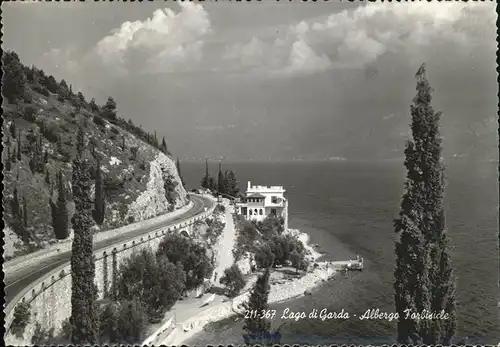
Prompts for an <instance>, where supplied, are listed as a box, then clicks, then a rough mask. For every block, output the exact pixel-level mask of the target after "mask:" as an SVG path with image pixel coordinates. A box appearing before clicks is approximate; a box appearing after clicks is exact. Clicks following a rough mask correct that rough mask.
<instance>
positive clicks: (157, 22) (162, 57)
mask: <svg viewBox="0 0 500 347" xmlns="http://www.w3.org/2000/svg"><path fill="white" fill-rule="evenodd" d="M179 6H180V7H181V10H180V11H179V12H178V13H175V12H174V11H172V10H171V9H169V8H166V9H164V10H162V9H158V10H156V11H155V12H154V13H153V15H152V16H151V18H148V19H146V20H144V21H135V22H125V23H123V24H122V25H121V26H120V28H118V29H115V30H114V31H113V32H112V34H111V35H109V36H106V37H105V38H103V39H102V40H101V41H99V42H98V43H97V45H96V47H95V52H94V53H95V54H96V55H97V56H98V57H99V58H100V59H101V61H102V62H103V63H105V64H106V65H108V66H114V67H115V68H118V69H119V70H121V71H122V72H123V70H125V71H131V70H137V69H138V68H139V69H142V70H147V71H150V72H169V71H174V70H175V71H179V70H182V69H185V68H189V67H190V66H191V65H192V64H194V63H199V62H200V60H201V57H202V52H201V49H202V47H203V39H204V37H205V36H206V35H207V34H208V33H209V32H210V30H211V23H210V20H209V17H208V14H207V12H206V11H205V9H204V8H203V6H201V5H199V4H196V3H192V2H182V3H179Z"/></svg>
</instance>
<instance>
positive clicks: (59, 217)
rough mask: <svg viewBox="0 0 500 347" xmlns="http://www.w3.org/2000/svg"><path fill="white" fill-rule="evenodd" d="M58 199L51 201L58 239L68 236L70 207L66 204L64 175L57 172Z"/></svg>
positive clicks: (55, 232)
mask: <svg viewBox="0 0 500 347" xmlns="http://www.w3.org/2000/svg"><path fill="white" fill-rule="evenodd" d="M56 179H57V201H56V203H54V202H52V200H49V202H50V208H51V212H52V227H53V228H54V234H55V236H56V238H57V239H59V240H64V239H66V238H67V237H68V208H67V206H66V188H65V187H64V181H63V175H62V172H61V171H59V172H58V173H57V177H56Z"/></svg>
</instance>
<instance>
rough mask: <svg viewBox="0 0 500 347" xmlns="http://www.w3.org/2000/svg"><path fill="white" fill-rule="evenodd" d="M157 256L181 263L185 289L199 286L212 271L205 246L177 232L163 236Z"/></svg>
mask: <svg viewBox="0 0 500 347" xmlns="http://www.w3.org/2000/svg"><path fill="white" fill-rule="evenodd" d="M157 256H158V257H160V256H166V257H167V259H168V260H169V261H170V262H171V263H174V264H177V263H181V264H182V266H183V268H184V271H185V272H186V290H191V289H195V288H197V287H199V286H200V285H201V284H203V281H204V279H205V278H208V277H209V276H210V275H211V274H212V271H213V266H212V264H211V261H210V258H209V257H208V255H207V249H206V247H205V246H203V245H202V244H200V243H197V242H195V241H194V240H192V239H189V238H187V237H184V236H182V235H179V234H169V235H167V236H165V238H164V239H163V240H162V242H161V243H160V245H159V247H158V251H157Z"/></svg>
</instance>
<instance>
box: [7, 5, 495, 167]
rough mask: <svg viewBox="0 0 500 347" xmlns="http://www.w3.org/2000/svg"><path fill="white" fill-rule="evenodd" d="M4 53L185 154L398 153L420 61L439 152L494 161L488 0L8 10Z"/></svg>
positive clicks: (359, 156)
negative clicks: (437, 116) (113, 108)
mask: <svg viewBox="0 0 500 347" xmlns="http://www.w3.org/2000/svg"><path fill="white" fill-rule="evenodd" d="M2 10H3V24H4V27H3V33H4V36H3V48H4V49H13V50H15V51H16V52H17V53H18V54H19V56H20V58H21V61H22V62H23V63H24V64H27V65H32V64H34V65H36V66H37V67H39V68H42V69H43V70H45V71H46V72H48V73H50V74H53V75H54V76H55V77H56V79H57V80H60V79H62V78H64V79H65V80H66V81H67V82H68V83H71V84H72V85H73V90H80V91H82V92H83V94H84V95H85V96H86V98H87V99H88V100H90V98H92V97H95V99H96V101H97V102H98V103H101V104H102V103H104V102H105V101H106V99H107V97H108V96H112V97H113V98H114V99H115V100H116V103H117V109H118V115H119V116H120V117H123V118H125V119H132V120H133V121H134V123H136V124H141V125H142V127H143V128H144V129H146V130H148V131H151V132H152V131H154V130H155V131H156V132H157V134H158V136H160V137H161V136H165V137H166V139H167V143H168V145H169V149H170V150H171V151H172V152H173V153H174V155H176V156H179V157H180V158H182V159H197V158H198V159H199V158H205V157H209V158H213V159H218V158H224V159H225V160H226V159H227V160H239V161H244V160H326V159H328V160H336V159H338V158H346V159H347V160H385V159H398V158H401V157H402V156H403V150H404V146H405V141H406V140H407V139H408V138H409V123H410V113H409V109H410V107H409V106H410V104H411V102H412V98H413V96H414V95H415V86H416V81H415V73H416V71H417V69H418V67H419V66H420V64H422V63H423V62H425V63H426V66H427V76H428V78H429V81H430V83H431V86H432V87H433V89H434V92H433V106H434V108H435V109H436V110H440V111H442V112H443V115H442V118H441V133H442V136H443V138H444V142H443V153H444V156H445V157H447V158H453V157H455V158H462V160H490V159H498V147H497V145H498V139H497V127H498V124H497V94H498V85H497V81H496V79H497V74H496V25H495V23H496V16H497V15H496V11H495V4H494V2H485V3H482V2H479V3H472V2H468V3H462V2H451V3H441V2H439V3H438V2H432V3H428V2H418V3H387V2H384V3H381V2H340V1H328V2H314V3H313V2H307V3H304V2H302V1H290V2H288V1H285V2H283V1H282V2H276V1H272V0H271V1H265V0H263V1H260V2H256V1H253V2H250V3H247V2H229V1H225V2H223V1H218V2H215V1H210V2H208V1H207V2H187V1H186V2H164V1H154V2H142V3H138V2H134V3H122V2H113V3H109V2H98V3H94V2H85V3H74V2H69V3H44V2H41V3H39V2H35V3H31V2H29V3H20V2H16V3H6V4H2Z"/></svg>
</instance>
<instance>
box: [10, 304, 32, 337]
mask: <svg viewBox="0 0 500 347" xmlns="http://www.w3.org/2000/svg"><path fill="white" fill-rule="evenodd" d="M30 318H31V307H30V304H29V303H28V302H26V301H22V302H20V303H19V304H17V305H16V308H15V309H14V320H13V321H12V324H11V326H10V328H11V330H12V332H13V333H14V334H15V335H16V336H18V337H22V336H23V334H24V328H26V326H27V325H28V323H29V322H30Z"/></svg>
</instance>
